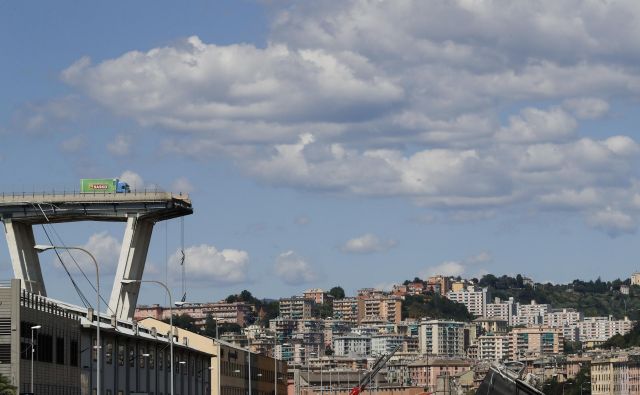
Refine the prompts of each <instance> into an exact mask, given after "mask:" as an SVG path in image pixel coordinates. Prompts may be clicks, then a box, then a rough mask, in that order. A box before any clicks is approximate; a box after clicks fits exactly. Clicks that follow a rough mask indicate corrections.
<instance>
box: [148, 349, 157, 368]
mask: <svg viewBox="0 0 640 395" xmlns="http://www.w3.org/2000/svg"><path fill="white" fill-rule="evenodd" d="M155 365H156V352H155V350H154V349H153V348H152V349H150V350H149V369H153V368H155V367H156V366H155Z"/></svg>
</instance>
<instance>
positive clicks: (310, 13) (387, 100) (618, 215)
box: [0, 0, 640, 304]
mask: <svg viewBox="0 0 640 395" xmlns="http://www.w3.org/2000/svg"><path fill="white" fill-rule="evenodd" d="M639 17H640V7H639V6H638V5H637V4H636V3H634V2H619V3H615V4H611V3H609V4H605V3H600V2H566V3H563V4H555V3H549V2H529V3H526V4H512V5H510V6H502V5H499V4H496V3H491V2H486V3H474V2H467V1H462V0H460V1H455V2H442V3H437V4H427V3H423V2H419V1H403V2H368V1H356V0H353V1H340V2H323V3H321V4H319V3H318V4H315V3H314V4H312V3H309V4H297V3H295V2H288V1H273V2H271V1H223V2H217V3H215V4H209V3H206V2H194V3H190V4H188V5H179V4H174V3H171V2H150V1H141V2H136V3H134V4H127V3H110V4H108V5H107V4H104V5H91V6H89V5H82V4H75V3H72V2H68V1H62V2H56V3H55V4H35V3H17V4H10V3H3V4H0V25H1V26H2V27H0V29H2V33H3V34H1V35H0V43H1V45H2V47H3V48H4V54H5V57H6V59H7V61H6V62H2V63H1V64H0V71H1V72H2V73H1V77H0V81H1V83H2V86H3V90H2V92H1V93H0V141H2V143H3V147H4V149H3V150H2V151H1V152H0V177H2V179H3V183H2V185H3V186H2V190H3V192H32V191H41V190H47V191H52V190H56V189H57V190H63V189H66V190H71V189H74V188H75V189H77V188H78V186H79V181H80V178H91V177H119V178H122V179H124V180H126V181H128V182H129V183H130V184H131V185H132V187H134V188H138V189H144V188H156V187H158V188H161V189H164V190H170V191H173V192H184V193H189V194H190V196H191V197H192V200H193V205H194V214H193V215H192V216H189V217H186V218H185V220H184V230H185V231H184V235H183V234H182V232H181V230H180V229H181V223H180V221H179V220H173V221H170V222H169V223H168V224H166V225H165V224H159V225H158V226H157V227H156V229H155V231H154V235H153V238H152V242H151V248H150V251H149V256H148V264H147V267H146V271H145V275H144V278H145V279H160V280H163V279H165V278H167V279H168V280H169V283H170V284H169V285H170V286H171V287H172V288H173V289H174V290H175V291H176V292H175V293H176V294H178V291H180V290H181V272H180V268H179V261H180V244H181V238H182V237H183V236H184V249H185V253H186V262H187V266H186V273H187V291H188V298H189V300H193V301H208V300H218V299H221V298H224V297H225V296H227V295H229V294H233V293H237V292H239V291H240V290H242V289H248V290H251V292H252V293H253V294H254V295H255V296H257V297H260V298H278V297H281V296H288V295H292V294H295V293H296V292H299V291H300V290H303V289H307V288H324V289H329V288H331V287H332V286H336V285H340V286H342V287H343V288H345V291H347V293H349V294H353V293H354V291H355V289H357V288H361V287H382V288H388V287H389V286H390V285H391V284H392V283H395V282H401V281H403V280H404V279H413V278H414V277H421V278H424V277H426V276H428V275H432V274H443V275H454V276H457V275H461V276H463V277H467V278H470V277H479V276H481V275H482V274H485V273H495V274H497V275H502V274H507V275H515V274H518V273H521V274H523V275H526V276H528V277H531V278H533V279H534V280H535V281H537V282H547V281H551V282H554V283H567V282H570V281H572V280H573V279H576V278H579V279H584V280H589V279H596V278H598V277H601V278H602V279H603V280H613V279H616V278H621V279H625V278H628V277H629V276H630V275H631V273H633V272H635V271H637V270H638V269H640V264H639V263H638V249H637V247H636V243H635V241H636V238H637V229H638V221H639V220H640V190H639V188H638V186H639V185H640V183H639V182H638V181H639V177H638V170H637V159H638V156H639V155H640V147H639V146H638V144H637V142H636V140H637V131H636V129H637V126H636V125H637V123H638V122H637V121H638V114H637V111H634V110H635V108H636V104H637V98H638V94H639V93H640V84H639V83H638V82H639V78H640V69H639V68H638V62H637V59H638V56H639V55H640V47H639V46H638V42H640V41H638V40H637V38H638V34H637V29H636V27H635V26H637V25H638V19H639ZM442 21H446V23H445V22H442ZM451 26H455V27H456V28H455V29H454V28H452V27H451ZM611 26H615V27H616V29H612V28H611ZM55 229H56V231H57V233H59V234H60V236H61V237H62V239H63V240H64V242H65V243H66V244H67V245H81V246H84V247H87V248H88V249H90V250H91V251H93V252H94V253H95V254H96V256H97V257H98V260H99V262H100V263H101V265H102V266H103V273H104V278H103V280H102V282H103V284H104V285H106V284H109V282H110V281H111V280H110V279H111V278H112V277H113V271H114V269H115V264H116V262H115V261H116V259H117V255H118V253H119V249H120V243H121V240H122V232H123V227H122V226H120V225H117V224H104V223H80V224H71V225H66V224H65V225H55ZM36 240H37V241H39V242H43V243H45V242H46V238H45V235H44V234H43V232H42V230H41V229H36ZM42 261H43V270H44V275H45V281H46V282H47V283H48V284H51V289H50V296H52V297H54V298H56V299H61V300H71V301H76V300H77V299H76V296H75V295H74V294H73V293H72V291H70V289H71V287H70V286H69V282H68V279H67V278H66V275H65V274H64V271H63V270H62V269H61V268H60V266H59V264H56V263H55V261H54V260H53V256H52V255H51V256H43V257H42ZM167 262H168V263H169V268H168V269H167V267H166V263H167ZM0 263H1V264H2V267H1V269H0V275H1V276H2V277H3V278H10V277H12V275H13V273H12V269H11V265H10V260H9V256H8V253H7V247H6V243H4V242H3V243H0ZM74 275H78V274H77V273H75V274H74ZM347 279H348V280H347ZM81 286H82V287H83V289H88V285H87V284H82V285H81ZM162 295H163V294H162V293H160V292H158V291H157V290H155V289H146V288H145V287H143V290H142V292H141V299H140V302H141V303H147V304H149V303H153V301H157V300H158V299H159V298H164V296H162ZM160 300H162V299H160Z"/></svg>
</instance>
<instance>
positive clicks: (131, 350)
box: [129, 346, 136, 367]
mask: <svg viewBox="0 0 640 395" xmlns="http://www.w3.org/2000/svg"><path fill="white" fill-rule="evenodd" d="M134 366H136V350H135V349H134V348H133V346H130V347H129V367H134Z"/></svg>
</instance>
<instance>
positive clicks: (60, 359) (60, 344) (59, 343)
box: [56, 337, 64, 365]
mask: <svg viewBox="0 0 640 395" xmlns="http://www.w3.org/2000/svg"><path fill="white" fill-rule="evenodd" d="M56 363H57V364H58V365H64V337H56Z"/></svg>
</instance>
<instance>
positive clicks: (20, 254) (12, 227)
mask: <svg viewBox="0 0 640 395" xmlns="http://www.w3.org/2000/svg"><path fill="white" fill-rule="evenodd" d="M4 231H5V236H6V238H7V246H8V247H9V255H10V256H11V264H12V265H13V274H14V275H15V276H16V278H19V279H20V280H22V281H21V282H20V283H21V284H22V289H25V290H27V291H29V292H32V293H35V294H39V295H42V296H47V291H46V289H45V287H44V280H43V279H42V270H41V268H40V260H39V259H38V253H37V252H36V250H35V249H34V248H33V247H34V246H35V245H36V241H35V238H34V237H33V228H32V226H31V225H29V224H24V223H21V222H14V221H12V220H11V219H5V220H4Z"/></svg>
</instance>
